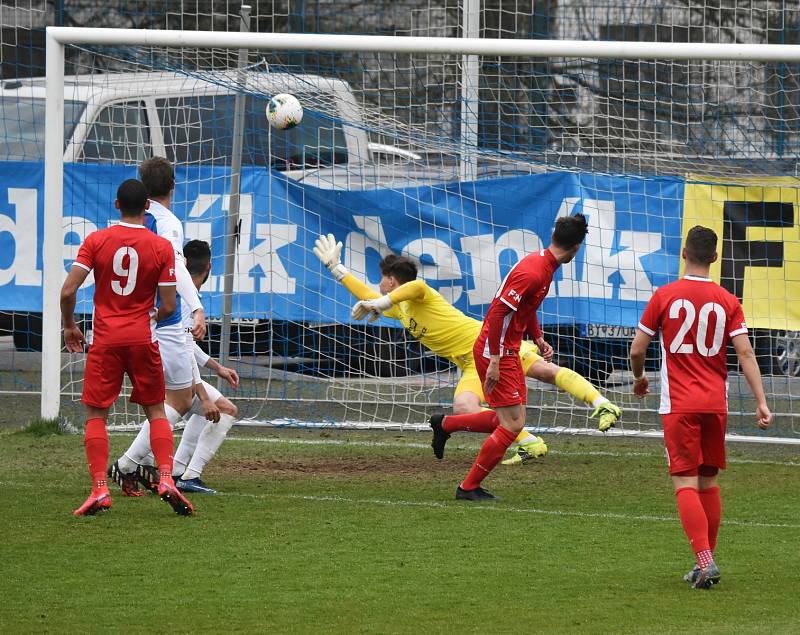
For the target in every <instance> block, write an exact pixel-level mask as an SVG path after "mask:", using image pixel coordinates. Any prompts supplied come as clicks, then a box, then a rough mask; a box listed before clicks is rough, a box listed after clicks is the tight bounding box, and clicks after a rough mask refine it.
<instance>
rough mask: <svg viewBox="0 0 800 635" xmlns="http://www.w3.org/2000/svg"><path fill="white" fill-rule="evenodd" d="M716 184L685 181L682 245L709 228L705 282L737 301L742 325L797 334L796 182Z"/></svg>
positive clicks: (799, 228)
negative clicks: (712, 244)
mask: <svg viewBox="0 0 800 635" xmlns="http://www.w3.org/2000/svg"><path fill="white" fill-rule="evenodd" d="M715 181H716V182H715ZM718 181H719V177H717V178H712V177H704V176H700V175H689V176H688V177H687V180H686V188H685V191H684V204H683V228H682V234H683V235H682V241H683V240H685V239H686V234H687V233H688V231H689V229H691V228H692V227H694V226H695V225H704V226H706V227H711V228H712V229H713V230H714V231H715V232H716V233H717V236H718V237H719V243H718V245H717V251H718V253H719V257H718V259H717V261H716V262H715V263H714V264H713V265H712V266H711V277H712V278H714V280H716V281H717V282H719V283H720V284H721V285H722V286H723V287H725V288H726V289H728V291H730V292H731V293H733V294H734V295H736V296H737V297H738V298H739V299H740V300H741V302H742V307H743V308H744V314H745V316H746V318H747V323H748V325H749V326H750V327H752V328H765V329H780V330H784V329H785V330H792V331H800V218H798V216H800V179H795V178H789V177H781V178H772V179H770V178H752V179H731V180H728V181H726V182H725V183H724V184H723V183H719V182H718ZM683 266H684V263H683V259H681V274H683Z"/></svg>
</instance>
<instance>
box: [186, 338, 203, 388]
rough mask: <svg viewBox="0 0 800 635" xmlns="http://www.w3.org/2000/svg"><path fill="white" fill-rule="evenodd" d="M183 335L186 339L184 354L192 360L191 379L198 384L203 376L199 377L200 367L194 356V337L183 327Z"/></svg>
mask: <svg viewBox="0 0 800 635" xmlns="http://www.w3.org/2000/svg"><path fill="white" fill-rule="evenodd" d="M183 336H184V338H185V339H186V354H187V355H188V356H189V357H190V358H191V360H192V379H193V380H194V383H196V384H199V383H200V382H201V381H203V378H202V377H200V367H199V366H198V365H197V358H196V357H195V356H194V337H193V336H192V334H191V333H190V332H189V331H187V330H186V329H185V328H184V329H183Z"/></svg>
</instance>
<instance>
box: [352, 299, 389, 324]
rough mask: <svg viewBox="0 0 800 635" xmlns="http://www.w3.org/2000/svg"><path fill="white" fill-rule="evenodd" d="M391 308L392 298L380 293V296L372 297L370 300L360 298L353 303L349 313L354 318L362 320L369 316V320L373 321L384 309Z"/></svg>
mask: <svg viewBox="0 0 800 635" xmlns="http://www.w3.org/2000/svg"><path fill="white" fill-rule="evenodd" d="M391 308H392V300H391V299H390V298H389V294H388V293H387V294H386V295H382V296H381V297H380V298H374V299H372V300H360V301H358V302H356V303H355V305H354V306H353V311H352V312H351V315H352V316H353V319H354V320H363V319H364V318H365V317H367V316H369V320H368V321H369V322H374V321H375V320H377V319H378V318H379V317H380V316H381V313H383V312H384V311H388V310H389V309H391Z"/></svg>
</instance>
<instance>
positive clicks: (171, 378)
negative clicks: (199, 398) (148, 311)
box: [112, 326, 193, 489]
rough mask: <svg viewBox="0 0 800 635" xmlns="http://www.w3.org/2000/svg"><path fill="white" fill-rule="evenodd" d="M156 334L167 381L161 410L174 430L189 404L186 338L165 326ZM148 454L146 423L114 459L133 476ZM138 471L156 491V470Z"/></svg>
mask: <svg viewBox="0 0 800 635" xmlns="http://www.w3.org/2000/svg"><path fill="white" fill-rule="evenodd" d="M156 335H157V337H158V348H159V352H160V357H161V364H162V368H163V371H162V372H163V377H164V380H165V382H166V403H165V404H164V410H165V414H166V418H167V421H168V422H169V425H170V426H171V427H173V428H174V427H175V425H176V424H177V423H178V422H179V421H180V420H181V419H182V418H183V415H184V413H186V412H187V411H188V410H189V408H190V407H191V405H192V396H193V395H192V366H191V362H190V360H189V358H188V357H187V356H186V344H185V340H186V338H185V334H184V332H183V330H182V329H180V328H178V327H177V326H168V327H164V328H160V329H157V330H156ZM149 453H150V423H149V421H147V420H145V421H143V422H142V426H141V428H140V430H139V433H138V434H137V435H136V438H135V439H134V440H133V443H131V445H130V446H129V447H128V449H127V450H126V451H125V452H124V454H123V455H122V456H121V457H119V459H118V460H117V467H118V470H119V472H120V473H122V474H123V475H126V476H127V475H130V474H134V473H136V472H137V468H138V467H139V465H141V464H142V462H143V461H144V460H145V457H147V455H148V454H149ZM112 467H113V466H112ZM139 472H141V473H140V474H139V476H140V480H141V481H142V484H143V485H145V486H146V487H148V488H150V489H155V487H156V485H155V480H156V477H157V470H152V471H148V470H139Z"/></svg>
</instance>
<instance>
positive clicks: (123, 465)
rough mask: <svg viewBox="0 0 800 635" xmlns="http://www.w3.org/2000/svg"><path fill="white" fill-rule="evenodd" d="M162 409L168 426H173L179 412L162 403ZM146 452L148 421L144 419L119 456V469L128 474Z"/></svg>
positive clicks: (148, 430)
mask: <svg viewBox="0 0 800 635" xmlns="http://www.w3.org/2000/svg"><path fill="white" fill-rule="evenodd" d="M164 411H165V412H166V414H167V422H168V423H169V427H170V428H174V427H175V424H176V423H177V422H178V421H180V420H181V415H180V413H179V412H178V411H177V410H175V408H173V407H172V406H170V405H169V404H164ZM148 454H150V422H149V421H148V420H147V419H145V420H144V422H143V423H142V428H141V430H139V434H137V435H136V438H135V439H134V440H133V443H131V445H130V447H129V448H128V449H127V450H125V454H123V455H122V456H121V457H120V458H119V469H120V470H121V471H122V472H124V473H125V474H130V473H131V472H133V471H134V470H135V469H136V466H137V465H139V464H140V463H142V461H144V460H145V457H146V456H147V455H148Z"/></svg>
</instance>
